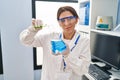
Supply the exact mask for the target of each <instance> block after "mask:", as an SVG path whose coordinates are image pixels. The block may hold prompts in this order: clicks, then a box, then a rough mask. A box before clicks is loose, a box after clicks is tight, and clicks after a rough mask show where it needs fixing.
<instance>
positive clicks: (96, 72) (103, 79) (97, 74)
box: [89, 64, 110, 80]
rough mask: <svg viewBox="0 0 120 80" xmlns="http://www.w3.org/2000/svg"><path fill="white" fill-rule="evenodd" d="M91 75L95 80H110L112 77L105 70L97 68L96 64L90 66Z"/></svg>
mask: <svg viewBox="0 0 120 80" xmlns="http://www.w3.org/2000/svg"><path fill="white" fill-rule="evenodd" d="M89 74H90V75H91V76H92V77H93V78H94V79H95V80H109V78H110V75H109V74H107V73H105V72H104V71H103V70H101V69H100V68H99V67H97V66H96V65H94V64H90V66H89Z"/></svg>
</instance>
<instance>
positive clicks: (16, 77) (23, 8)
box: [0, 0, 34, 80]
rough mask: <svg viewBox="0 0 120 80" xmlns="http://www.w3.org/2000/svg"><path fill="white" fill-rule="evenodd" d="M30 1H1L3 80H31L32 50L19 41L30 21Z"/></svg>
mask: <svg viewBox="0 0 120 80" xmlns="http://www.w3.org/2000/svg"><path fill="white" fill-rule="evenodd" d="M31 1H32V0H7V1H6V0H1V1H0V30H1V41H2V55H3V70H4V74H3V76H4V80H33V79H34V78H33V76H34V71H33V53H32V48H29V47H25V46H23V45H22V44H21V43H20V41H19V34H20V32H21V31H22V30H23V29H25V28H26V27H27V26H28V25H29V24H30V23H31V19H32V17H31V16H32V11H31V6H32V5H31Z"/></svg>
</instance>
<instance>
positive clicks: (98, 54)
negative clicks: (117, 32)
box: [90, 31, 120, 69]
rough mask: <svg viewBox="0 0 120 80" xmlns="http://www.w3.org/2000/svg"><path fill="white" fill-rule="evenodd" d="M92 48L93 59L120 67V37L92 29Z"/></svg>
mask: <svg viewBox="0 0 120 80" xmlns="http://www.w3.org/2000/svg"><path fill="white" fill-rule="evenodd" d="M90 48H91V54H92V58H93V59H97V60H99V61H102V62H104V63H105V64H107V65H109V66H110V67H114V68H116V69H120V37H119V36H113V35H108V34H104V33H99V32H95V31H91V33H90Z"/></svg>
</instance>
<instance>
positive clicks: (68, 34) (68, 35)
mask: <svg viewBox="0 0 120 80" xmlns="http://www.w3.org/2000/svg"><path fill="white" fill-rule="evenodd" d="M75 32H76V31H75V30H74V31H72V32H71V33H63V36H64V38H65V39H68V40H71V39H72V38H73V36H74V34H75Z"/></svg>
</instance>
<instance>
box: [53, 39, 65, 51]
mask: <svg viewBox="0 0 120 80" xmlns="http://www.w3.org/2000/svg"><path fill="white" fill-rule="evenodd" d="M51 45H52V51H53V52H54V53H57V52H59V53H62V52H63V51H64V50H66V45H65V43H64V42H63V40H52V41H51Z"/></svg>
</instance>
